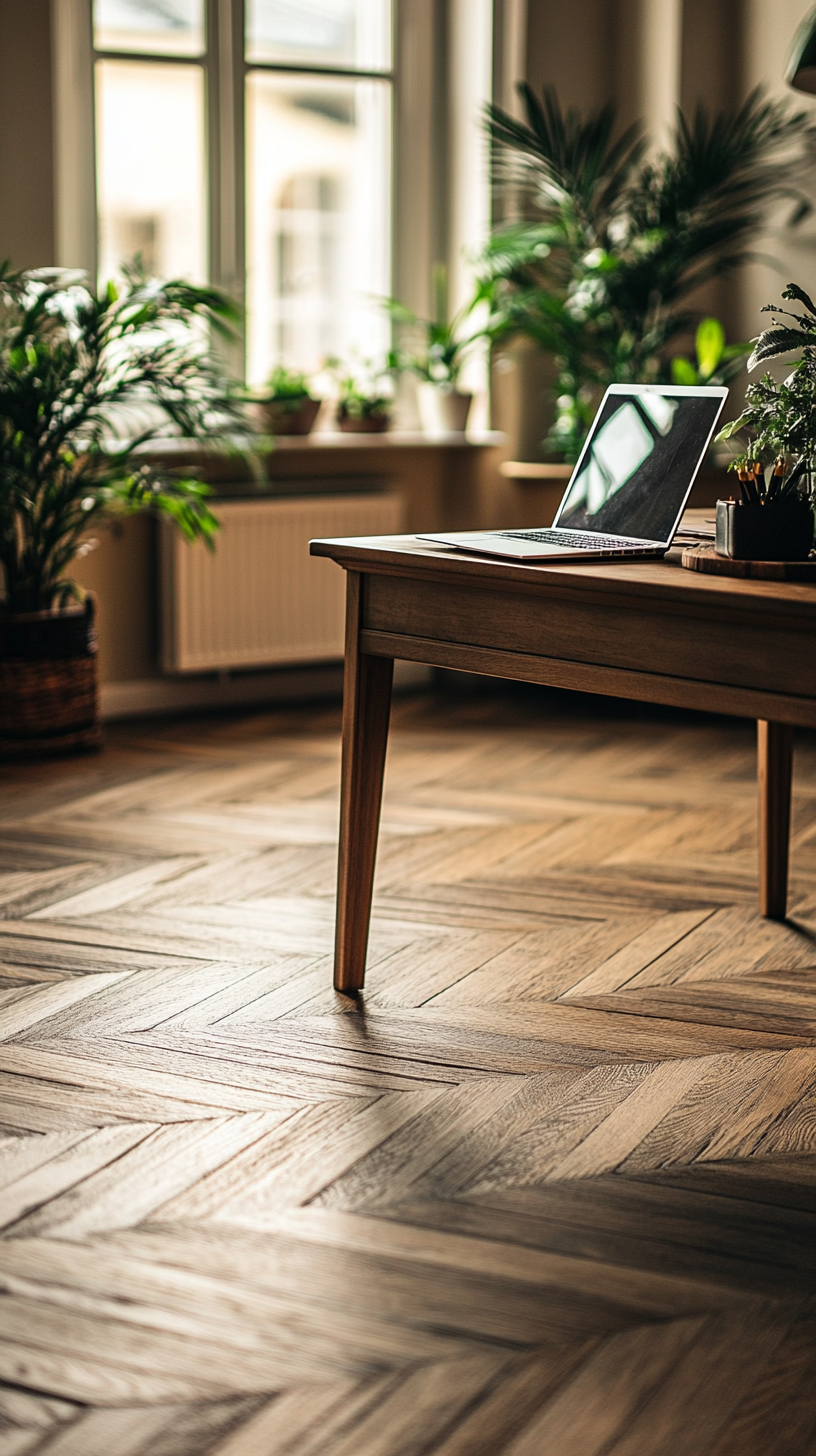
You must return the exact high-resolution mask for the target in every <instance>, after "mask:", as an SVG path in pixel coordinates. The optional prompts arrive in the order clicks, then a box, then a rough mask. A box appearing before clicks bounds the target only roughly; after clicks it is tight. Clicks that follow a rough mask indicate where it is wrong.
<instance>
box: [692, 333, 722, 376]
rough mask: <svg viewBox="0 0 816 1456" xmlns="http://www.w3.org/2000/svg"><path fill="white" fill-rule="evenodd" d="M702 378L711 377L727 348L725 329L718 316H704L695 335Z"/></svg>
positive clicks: (698, 364) (695, 345)
mask: <svg viewBox="0 0 816 1456" xmlns="http://www.w3.org/2000/svg"><path fill="white" fill-rule="evenodd" d="M694 347H695V350H696V353H697V366H698V369H699V371H700V379H701V381H702V380H706V379H710V378H711V376H712V374H713V373H714V370H715V369H716V367H717V365H718V364H719V362H720V360H721V358H722V354H723V349H724V348H725V329H724V328H723V326H722V324H721V323H720V321H719V319H716V318H704V319H703V320H702V322H701V323H700V325H699V327H698V329H697V333H696V335H695V337H694Z"/></svg>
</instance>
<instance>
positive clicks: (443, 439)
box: [275, 430, 505, 452]
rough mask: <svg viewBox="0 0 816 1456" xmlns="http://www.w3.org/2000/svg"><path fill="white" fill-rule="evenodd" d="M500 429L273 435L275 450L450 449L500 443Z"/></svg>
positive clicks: (493, 445) (501, 435)
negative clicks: (432, 432)
mask: <svg viewBox="0 0 816 1456" xmlns="http://www.w3.org/2000/svg"><path fill="white" fill-rule="evenodd" d="M504 438H505V437H504V435H503V434H502V432H501V430H479V431H468V432H466V431H462V430H456V431H451V432H450V433H449V434H445V435H426V434H425V433H424V432H423V431H422V430H382V431H381V432H379V433H377V432H372V433H371V434H367V433H366V432H364V431H362V430H361V431H359V433H358V432H356V431H353V430H349V431H345V430H315V431H313V432H312V434H311V435H276V437H275V449H276V450H286V451H298V450H304V451H307V452H308V451H310V450H380V449H383V448H384V449H386V450H394V449H400V448H402V449H405V448H406V447H408V448H411V449H426V450H428V449H430V450H440V449H441V450H445V449H448V450H451V449H460V450H461V449H462V448H463V447H465V448H467V447H470V448H471V449H474V450H485V449H490V448H494V447H496V446H498V445H503V444H504Z"/></svg>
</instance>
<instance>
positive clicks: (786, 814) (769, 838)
mask: <svg viewBox="0 0 816 1456" xmlns="http://www.w3.org/2000/svg"><path fill="white" fill-rule="evenodd" d="M792 771H793V729H792V728H791V726H790V725H789V724H788V723H767V722H765V720H764V719H762V718H760V719H759V721H758V722H757V779H758V786H759V913H760V915H765V916H767V918H768V919H769V920H784V919H785V915H786V913H787V908H788V853H789V841H790V807H791V776H792Z"/></svg>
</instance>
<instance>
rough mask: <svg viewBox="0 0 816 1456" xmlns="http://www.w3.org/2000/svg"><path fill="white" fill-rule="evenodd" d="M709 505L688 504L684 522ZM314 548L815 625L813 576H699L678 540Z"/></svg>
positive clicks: (549, 592) (463, 574)
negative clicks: (606, 554) (593, 554)
mask: <svg viewBox="0 0 816 1456" xmlns="http://www.w3.org/2000/svg"><path fill="white" fill-rule="evenodd" d="M709 515H710V511H706V512H689V513H688V517H687V518H684V519H686V520H688V523H689V524H692V523H693V522H694V521H695V520H696V519H699V517H701V516H706V517H707V516H709ZM311 552H312V555H314V556H328V557H331V558H332V559H333V560H334V561H336V562H338V564H339V565H341V566H343V567H344V568H345V569H346V570H351V571H361V572H373V573H375V574H376V575H386V576H401V577H414V578H417V579H421V580H425V581H437V582H445V583H447V584H456V585H458V586H467V585H471V584H472V585H474V586H476V585H478V586H480V587H481V588H482V589H487V590H491V589H492V590H507V591H510V592H518V593H520V594H522V595H527V594H529V593H532V594H534V595H536V596H544V597H549V596H558V597H559V598H561V599H562V600H564V599H568V598H580V599H581V600H584V601H586V600H588V599H589V598H593V597H595V598H604V599H607V600H609V599H611V598H617V599H619V600H620V599H621V598H628V599H629V600H630V601H634V600H638V599H640V600H641V601H642V599H643V598H644V597H645V598H648V599H650V600H651V601H652V602H653V603H654V605H655V606H657V605H658V604H660V605H663V606H666V607H669V608H671V604H674V606H675V608H677V607H679V606H685V607H687V608H688V607H694V608H696V609H697V611H699V610H700V609H705V608H708V609H710V611H711V612H712V614H716V613H717V612H718V611H728V612H729V614H731V613H733V612H735V611H736V612H739V613H740V615H742V613H743V612H745V613H746V614H747V615H749V616H751V615H754V614H755V613H756V614H760V613H767V614H768V615H769V616H771V617H778V616H779V615H780V614H783V615H785V616H789V615H792V616H795V617H797V618H798V619H800V621H801V619H802V618H805V619H812V621H813V623H814V626H816V583H809V582H785V581H753V580H744V579H741V578H738V577H726V576H703V575H701V574H700V573H698V572H693V571H687V570H685V569H684V568H683V567H682V566H681V565H680V548H679V547H677V548H675V549H673V550H672V551H670V552H669V553H668V555H667V556H666V557H664V559H663V560H662V561H661V560H658V561H629V562H624V561H594V562H590V561H587V562H576V563H572V562H570V563H569V564H568V565H567V564H566V563H561V564H559V565H555V564H553V563H549V564H548V563H543V562H515V561H503V560H502V559H501V558H499V557H495V556H477V555H475V554H470V553H468V554H465V553H464V552H462V551H456V550H454V549H453V548H450V547H447V546H435V545H434V544H433V543H432V542H430V541H420V540H418V538H417V537H416V536H355V537H348V538H340V539H336V540H333V539H332V540H320V541H313V542H312V543H311Z"/></svg>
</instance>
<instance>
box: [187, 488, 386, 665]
mask: <svg viewBox="0 0 816 1456" xmlns="http://www.w3.org/2000/svg"><path fill="white" fill-rule="evenodd" d="M215 512H216V515H217V516H218V519H219V521H220V523H221V530H220V531H219V532H218V536H217V538H216V548H215V551H214V552H211V551H208V550H207V548H206V547H205V546H204V545H202V544H201V543H197V544H196V545H194V546H191V545H189V544H188V542H186V541H184V540H183V539H182V538H181V537H180V536H179V534H178V532H177V531H174V530H173V528H172V526H170V525H169V524H167V523H165V528H164V529H163V530H162V533H161V594H162V605H161V623H162V666H163V668H164V671H165V672H173V673H177V672H211V671H214V670H219V669H220V670H223V669H227V668H232V667H236V668H240V667H244V668H250V667H269V666H272V665H274V664H275V663H291V662H321V661H322V662H325V661H327V660H328V659H331V658H338V657H342V655H343V630H344V618H345V572H343V571H341V570H339V568H338V567H337V566H336V565H335V563H334V562H333V561H328V560H326V559H325V558H322V557H314V556H310V555H309V541H310V540H311V539H312V538H313V537H316V536H379V535H387V534H389V533H391V532H394V531H399V530H400V527H401V522H402V500H401V497H400V496H398V495H389V494H376V495H375V494H369V495H336V496H317V497H315V496H312V497H311V498H310V497H288V498H286V499H283V500H280V499H279V500H269V499H266V500H252V501H222V502H218V503H217V504H216V506H215Z"/></svg>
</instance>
